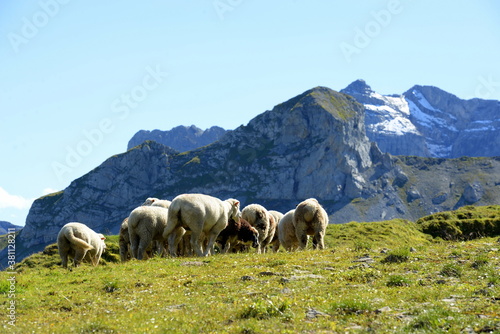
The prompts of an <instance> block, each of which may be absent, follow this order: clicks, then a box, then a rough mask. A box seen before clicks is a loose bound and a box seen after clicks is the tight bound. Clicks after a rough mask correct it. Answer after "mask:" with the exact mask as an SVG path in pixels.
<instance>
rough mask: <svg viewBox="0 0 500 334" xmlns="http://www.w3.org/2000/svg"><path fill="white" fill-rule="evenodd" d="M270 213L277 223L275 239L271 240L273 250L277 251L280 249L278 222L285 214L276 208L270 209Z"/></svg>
mask: <svg viewBox="0 0 500 334" xmlns="http://www.w3.org/2000/svg"><path fill="white" fill-rule="evenodd" d="M269 213H270V214H271V216H272V217H273V218H274V221H275V224H276V228H275V231H274V236H273V239H272V240H271V243H270V244H271V246H272V249H273V252H277V251H278V249H279V248H280V240H279V238H278V224H279V222H280V220H281V218H283V214H282V213H281V212H279V211H276V210H269Z"/></svg>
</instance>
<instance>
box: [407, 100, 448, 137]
mask: <svg viewBox="0 0 500 334" xmlns="http://www.w3.org/2000/svg"><path fill="white" fill-rule="evenodd" d="M424 99H425V98H424ZM420 102H421V100H419V103H420ZM425 103H427V104H429V102H427V100H425V102H424V104H425ZM408 105H409V106H410V114H411V116H412V118H414V119H415V120H416V121H417V122H418V123H419V124H420V125H422V126H425V127H428V128H436V127H439V128H442V129H443V128H445V129H446V130H448V131H452V132H458V130H457V128H456V127H455V126H453V125H450V124H448V122H446V120H444V119H442V118H439V117H436V116H435V115H430V114H428V113H426V112H425V111H423V110H422V109H420V108H419V107H418V106H417V105H416V104H415V103H414V102H413V101H411V100H408ZM429 106H430V104H429ZM430 107H431V108H432V109H429V107H424V108H425V109H427V110H433V111H438V112H440V113H442V111H440V110H438V109H434V108H433V107H432V106H430Z"/></svg>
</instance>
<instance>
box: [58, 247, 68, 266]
mask: <svg viewBox="0 0 500 334" xmlns="http://www.w3.org/2000/svg"><path fill="white" fill-rule="evenodd" d="M68 252H69V249H66V248H64V249H63V248H62V247H61V248H59V256H60V257H61V262H62V263H61V264H62V266H63V268H68Z"/></svg>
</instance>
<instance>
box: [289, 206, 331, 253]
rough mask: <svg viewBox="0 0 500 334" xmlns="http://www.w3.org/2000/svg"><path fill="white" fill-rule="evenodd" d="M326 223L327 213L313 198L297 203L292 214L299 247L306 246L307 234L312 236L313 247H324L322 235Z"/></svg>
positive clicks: (323, 234)
mask: <svg viewBox="0 0 500 334" xmlns="http://www.w3.org/2000/svg"><path fill="white" fill-rule="evenodd" d="M327 225H328V214H327V213H326V211H325V209H323V207H322V206H321V205H320V204H319V203H318V201H317V200H316V199H315V198H309V199H306V200H305V201H303V202H301V203H299V204H298V205H297V207H296V208H295V213H294V215H293V226H294V227H295V235H296V236H297V239H298V241H299V247H300V248H301V249H304V248H306V245H307V236H308V235H312V236H313V248H314V249H318V248H319V249H324V248H325V244H324V237H325V231H326V226H327Z"/></svg>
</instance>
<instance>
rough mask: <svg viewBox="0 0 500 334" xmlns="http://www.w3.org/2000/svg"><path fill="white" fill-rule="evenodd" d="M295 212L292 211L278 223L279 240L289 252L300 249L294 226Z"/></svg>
mask: <svg viewBox="0 0 500 334" xmlns="http://www.w3.org/2000/svg"><path fill="white" fill-rule="evenodd" d="M294 212H295V209H294V210H290V211H288V212H287V213H285V215H284V216H283V217H282V218H281V219H280V221H279V223H278V239H279V242H280V244H281V246H283V248H285V250H287V251H288V252H291V251H293V250H296V249H297V248H299V239H297V236H296V235H295V227H294V226H293V214H294Z"/></svg>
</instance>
